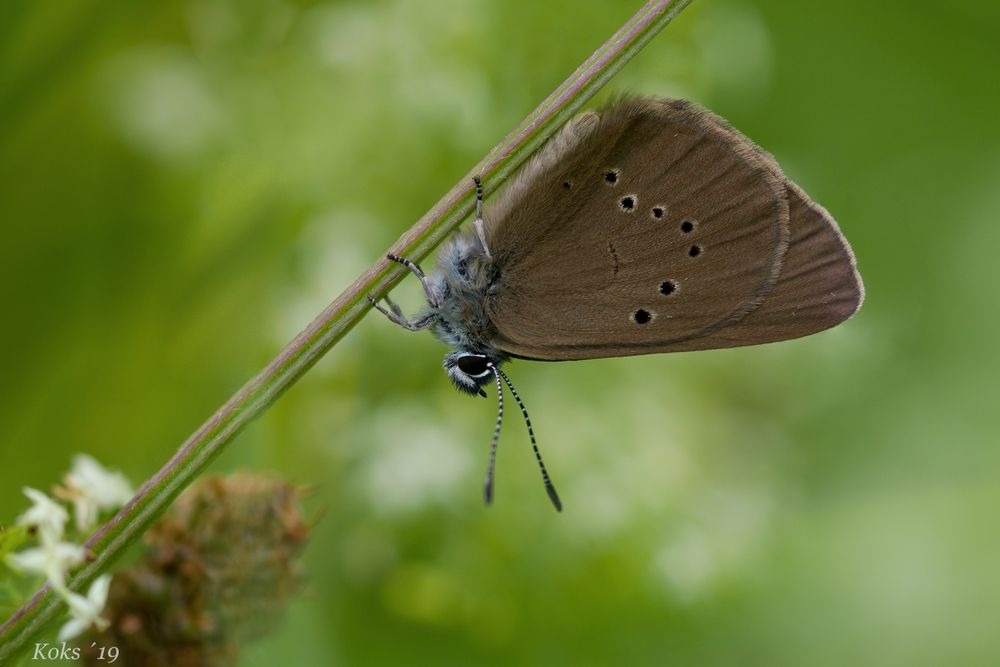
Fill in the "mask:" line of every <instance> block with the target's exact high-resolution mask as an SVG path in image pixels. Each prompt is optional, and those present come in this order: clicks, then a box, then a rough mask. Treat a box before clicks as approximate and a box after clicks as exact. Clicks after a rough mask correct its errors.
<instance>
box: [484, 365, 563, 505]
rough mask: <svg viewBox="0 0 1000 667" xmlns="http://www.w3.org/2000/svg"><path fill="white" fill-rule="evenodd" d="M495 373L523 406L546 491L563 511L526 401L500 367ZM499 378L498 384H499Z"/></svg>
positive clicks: (520, 405) (521, 406)
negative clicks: (540, 450) (532, 428)
mask: <svg viewBox="0 0 1000 667" xmlns="http://www.w3.org/2000/svg"><path fill="white" fill-rule="evenodd" d="M494 373H499V374H500V376H501V377H502V378H503V381H504V382H506V383H507V386H508V387H510V393H511V394H512V395H513V396H514V400H515V401H517V407H519V408H521V414H522V415H524V423H525V425H527V427H528V437H530V438H531V448H532V449H533V450H535V459H536V460H537V461H538V467H539V469H541V471H542V481H543V482H545V492H546V493H548V494H549V500H551V501H552V504H553V505H555V508H556V511H557V512H562V501H560V500H559V494H558V493H556V487H555V485H553V484H552V480H551V479H549V471H548V470H546V469H545V462H544V461H542V453H541V452H539V451H538V443H537V442H535V432H534V431H533V430H531V419H530V418H529V417H528V410H527V409H526V408H525V407H524V403H523V402H521V397H520V396H518V395H517V390H516V389H514V385H513V384H511V381H510V378H509V377H507V374H506V373H504V372H503V371H502V370H500V369H499V368H495V369H494ZM499 382H500V381H499V380H497V384H499ZM499 429H500V426H499V422H497V432H498V433H499Z"/></svg>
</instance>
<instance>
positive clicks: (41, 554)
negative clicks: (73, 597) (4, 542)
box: [7, 542, 84, 592]
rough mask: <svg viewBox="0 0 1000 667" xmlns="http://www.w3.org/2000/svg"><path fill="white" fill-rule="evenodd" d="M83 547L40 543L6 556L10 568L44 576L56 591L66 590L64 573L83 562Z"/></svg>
mask: <svg viewBox="0 0 1000 667" xmlns="http://www.w3.org/2000/svg"><path fill="white" fill-rule="evenodd" d="M83 558H84V551H83V547H81V546H79V545H77V544H71V543H69V542H51V543H46V542H42V543H41V546H39V547H36V548H34V549H26V550H25V551H20V552H18V553H13V554H8V555H7V563H8V565H10V566H11V567H13V568H15V569H18V570H24V571H27V572H38V573H39V574H44V575H45V578H46V579H48V580H49V581H50V582H52V586H53V588H55V589H56V590H57V591H60V592H61V591H65V590H66V571H67V570H69V568H71V567H73V566H74V565H79V564H80V563H82V562H83Z"/></svg>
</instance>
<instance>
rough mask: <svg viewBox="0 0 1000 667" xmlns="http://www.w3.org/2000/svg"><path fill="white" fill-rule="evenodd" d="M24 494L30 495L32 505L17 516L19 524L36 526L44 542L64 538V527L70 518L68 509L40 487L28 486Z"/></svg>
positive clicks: (40, 539)
mask: <svg viewBox="0 0 1000 667" xmlns="http://www.w3.org/2000/svg"><path fill="white" fill-rule="evenodd" d="M24 495H26V496H28V498H29V499H30V500H31V502H32V505H31V507H29V508H28V510H27V511H26V512H24V514H22V515H21V516H19V517H17V523H18V525H21V526H31V527H33V528H35V530H37V531H38V539H39V541H41V542H42V543H43V544H54V543H56V542H58V541H59V540H60V539H62V534H63V528H65V526H66V521H67V520H68V519H69V513H68V512H66V509H65V508H64V507H63V506H62V505H60V504H59V503H57V502H56V501H54V500H52V499H51V498H49V497H48V496H47V495H45V494H44V493H42V492H41V491H39V490H38V489H32V488H31V487H29V486H26V487H24Z"/></svg>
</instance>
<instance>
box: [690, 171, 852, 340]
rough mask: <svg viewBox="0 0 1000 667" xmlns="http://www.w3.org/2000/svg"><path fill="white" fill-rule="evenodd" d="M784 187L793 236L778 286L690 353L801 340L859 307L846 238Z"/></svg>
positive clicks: (793, 188)
mask: <svg viewBox="0 0 1000 667" xmlns="http://www.w3.org/2000/svg"><path fill="white" fill-rule="evenodd" d="M787 187H788V207H789V215H790V223H789V230H790V232H791V237H790V239H789V243H788V252H787V253H785V260H784V263H783V264H782V267H781V274H780V275H779V276H778V282H777V284H775V286H774V289H772V290H771V291H770V292H769V293H768V294H767V296H766V297H764V300H763V301H762V302H761V304H760V305H759V306H758V307H757V308H755V309H754V310H753V311H752V312H750V313H748V314H747V316H746V317H744V318H742V319H741V320H739V321H738V322H734V323H733V324H732V325H730V326H728V327H725V328H722V329H720V330H718V331H716V332H713V333H712V334H710V335H709V336H707V337H706V338H705V339H702V340H703V342H704V343H707V345H703V346H702V347H700V348H692V349H704V347H736V346H740V345H756V344H758V343H770V342H775V341H780V340H788V339H791V338H800V337H802V336H808V335H809V334H813V333H816V332H819V331H823V330H824V329H829V328H830V327H832V326H835V325H837V324H839V323H841V322H843V321H844V320H846V319H848V318H849V317H851V316H852V315H853V314H854V313H855V312H857V310H858V308H860V307H861V303H862V302H863V301H864V295H865V291H864V285H863V284H862V282H861V276H860V274H858V270H857V266H856V263H855V259H854V253H853V252H852V251H851V247H850V245H849V244H848V243H847V239H845V238H844V235H843V234H842V233H841V232H840V228H839V227H838V226H837V223H836V222H835V221H834V219H833V217H832V216H831V215H830V214H829V213H828V212H827V211H826V209H824V208H823V207H822V206H820V205H819V204H817V203H816V202H814V201H812V200H811V199H810V198H809V196H808V195H806V193H805V192H804V191H803V190H802V189H801V188H800V187H799V186H798V185H796V184H795V183H792V182H791V181H788V182H787Z"/></svg>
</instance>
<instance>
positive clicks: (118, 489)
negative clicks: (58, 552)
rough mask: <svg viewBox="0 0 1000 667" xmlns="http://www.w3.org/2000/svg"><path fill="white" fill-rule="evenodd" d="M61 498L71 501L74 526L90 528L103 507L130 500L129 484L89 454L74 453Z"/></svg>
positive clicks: (108, 508) (122, 503) (111, 506)
mask: <svg viewBox="0 0 1000 667" xmlns="http://www.w3.org/2000/svg"><path fill="white" fill-rule="evenodd" d="M64 483H65V485H66V488H65V489H62V490H61V491H60V494H59V495H60V497H62V498H64V499H65V500H68V501H70V502H72V503H73V514H74V516H75V518H76V527H77V528H79V529H80V530H81V531H85V530H89V529H90V528H93V527H94V525H95V524H96V523H97V515H98V514H99V513H100V512H101V511H103V510H112V509H117V508H119V507H121V506H122V505H124V504H125V503H127V502H128V501H129V500H131V499H132V496H133V495H134V493H135V492H134V491H133V490H132V485H131V484H129V482H128V480H127V479H126V478H125V476H124V475H122V474H121V473H120V472H109V471H108V470H105V469H104V468H103V467H102V466H101V464H100V463H98V462H97V461H96V460H94V458H93V457H92V456H88V455H86V454H77V455H76V456H74V457H73V469H72V470H70V471H69V473H68V474H67V475H66V477H65V480H64Z"/></svg>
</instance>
